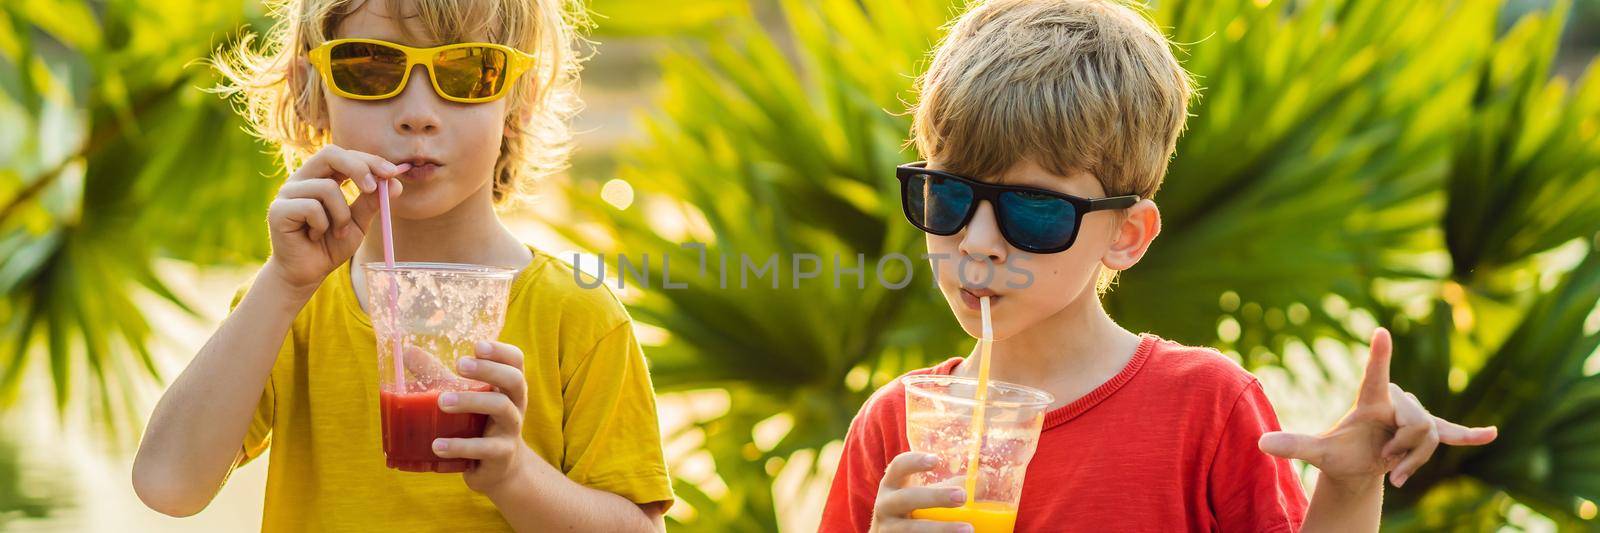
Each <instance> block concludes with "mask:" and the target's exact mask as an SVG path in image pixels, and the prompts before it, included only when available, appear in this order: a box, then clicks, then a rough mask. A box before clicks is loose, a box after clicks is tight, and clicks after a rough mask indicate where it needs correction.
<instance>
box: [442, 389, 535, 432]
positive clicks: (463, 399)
mask: <svg viewBox="0 0 1600 533" xmlns="http://www.w3.org/2000/svg"><path fill="white" fill-rule="evenodd" d="M439 410H441V411H444V412H446V413H477V414H482V415H489V418H490V419H492V420H494V422H495V425H499V426H504V427H514V428H520V427H522V411H519V410H517V407H516V406H515V405H512V404H511V398H507V397H506V395H504V394H501V393H498V392H446V393H443V394H440V395H439Z"/></svg>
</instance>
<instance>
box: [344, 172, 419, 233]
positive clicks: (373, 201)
mask: <svg viewBox="0 0 1600 533" xmlns="http://www.w3.org/2000/svg"><path fill="white" fill-rule="evenodd" d="M400 168H401V169H402V170H401V172H404V171H405V170H410V169H411V165H409V164H402V165H400ZM387 183H388V186H389V198H390V199H394V198H399V197H400V191H401V190H402V189H404V188H405V187H404V186H402V185H401V184H400V180H397V179H391V180H388V181H387ZM380 207H382V204H380V203H379V202H378V193H377V191H373V192H371V193H366V194H362V195H361V196H358V197H356V201H355V202H352V203H351V204H350V218H351V219H352V220H354V221H355V223H356V227H357V228H360V229H361V233H362V234H363V235H365V234H366V233H367V231H368V228H371V227H372V219H373V215H377V214H378V209H379V208H380Z"/></svg>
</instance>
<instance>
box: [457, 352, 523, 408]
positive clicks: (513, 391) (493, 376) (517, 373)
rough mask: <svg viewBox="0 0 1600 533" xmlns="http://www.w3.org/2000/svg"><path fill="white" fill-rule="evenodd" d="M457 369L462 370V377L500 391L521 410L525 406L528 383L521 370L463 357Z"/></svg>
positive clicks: (497, 363)
mask: <svg viewBox="0 0 1600 533" xmlns="http://www.w3.org/2000/svg"><path fill="white" fill-rule="evenodd" d="M456 367H457V368H460V369H461V377H466V378H472V379H476V380H478V381H482V382H484V383H488V384H489V385H492V386H494V387H496V388H498V389H500V392H501V393H503V394H505V395H506V397H508V398H510V399H511V403H512V404H513V405H515V406H516V407H517V408H518V409H519V410H520V409H522V408H523V406H524V405H525V399H526V398H527V395H528V383H527V381H526V379H527V378H525V377H524V376H523V374H522V369H521V368H519V367H513V366H511V365H508V364H505V363H501V362H499V361H490V360H488V359H480V358H477V357H462V358H461V360H459V361H456Z"/></svg>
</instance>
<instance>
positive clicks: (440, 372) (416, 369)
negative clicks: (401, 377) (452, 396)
mask: <svg viewBox="0 0 1600 533" xmlns="http://www.w3.org/2000/svg"><path fill="white" fill-rule="evenodd" d="M391 349H392V348H391ZM405 357H406V372H409V373H411V375H413V376H416V378H417V381H421V382H425V383H436V382H441V381H451V380H454V379H455V373H454V372H451V371H450V367H447V366H444V363H443V362H440V361H439V358H438V357H434V356H433V354H431V353H428V352H427V351H424V350H423V349H422V348H418V347H416V346H407V347H406V349H405Z"/></svg>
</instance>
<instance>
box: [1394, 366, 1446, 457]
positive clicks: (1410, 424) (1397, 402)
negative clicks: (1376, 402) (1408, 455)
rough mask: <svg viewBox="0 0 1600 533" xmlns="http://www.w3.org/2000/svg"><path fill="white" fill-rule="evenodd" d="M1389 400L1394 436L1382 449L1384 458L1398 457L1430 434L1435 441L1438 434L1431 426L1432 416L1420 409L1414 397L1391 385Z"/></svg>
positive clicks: (1419, 403) (1420, 404) (1418, 402)
mask: <svg viewBox="0 0 1600 533" xmlns="http://www.w3.org/2000/svg"><path fill="white" fill-rule="evenodd" d="M1389 400H1390V401H1391V402H1394V426H1395V434H1394V437H1392V438H1390V439H1389V443H1388V444H1385V445H1384V447H1383V451H1382V455H1383V456H1384V457H1389V456H1391V455H1399V454H1401V453H1405V452H1407V451H1408V450H1411V449H1412V448H1415V447H1417V446H1419V445H1421V443H1422V440H1423V439H1424V438H1426V437H1427V436H1428V435H1429V434H1430V433H1431V434H1432V435H1433V438H1434V439H1435V440H1437V438H1438V432H1437V431H1436V430H1435V429H1434V426H1433V415H1430V414H1428V410H1427V409H1425V408H1423V407H1422V402H1420V401H1417V397H1416V395H1413V394H1411V393H1409V392H1406V391H1404V390H1402V389H1401V388H1400V386H1399V385H1395V384H1392V383H1391V384H1390V385H1389Z"/></svg>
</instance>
